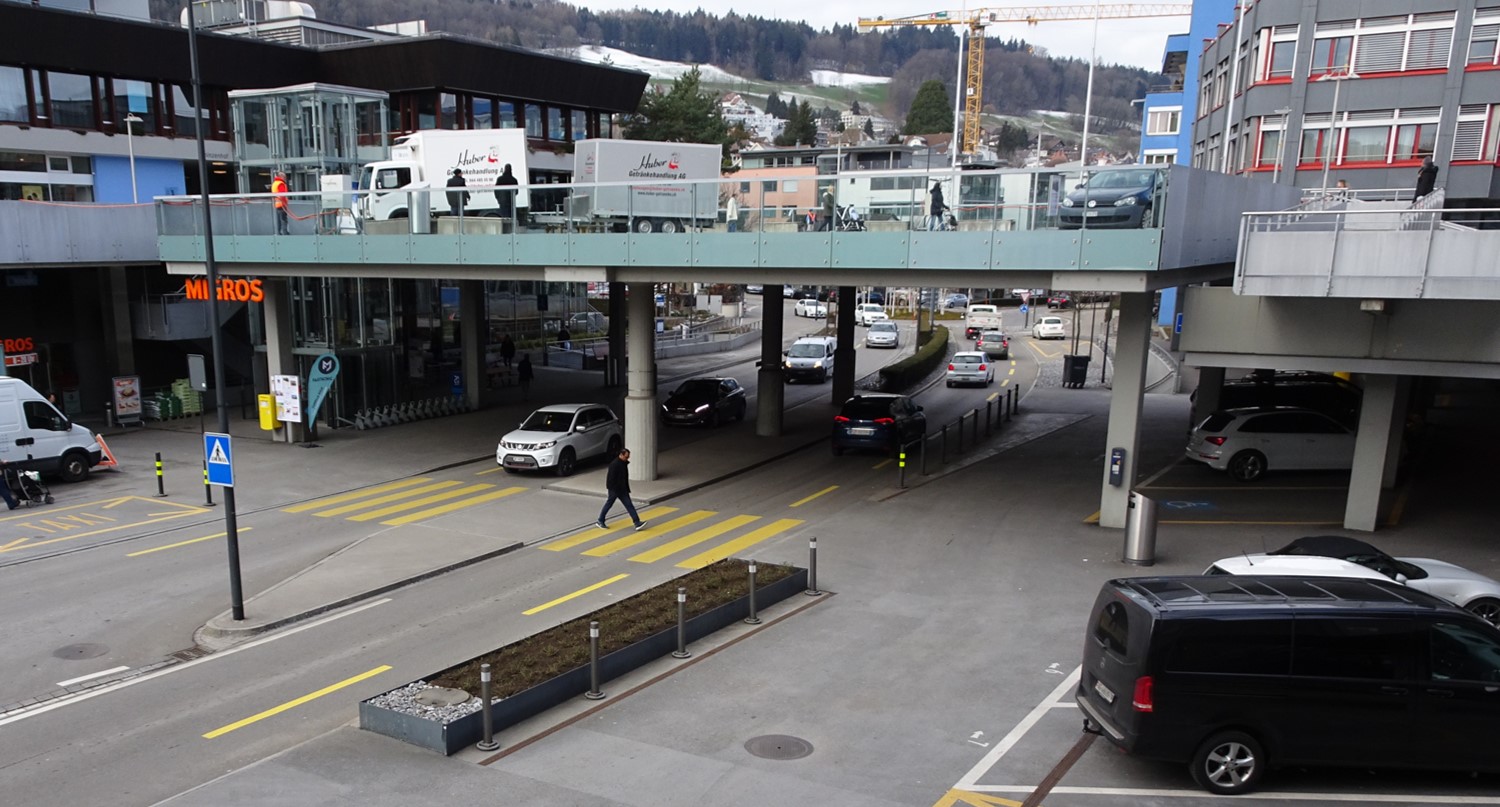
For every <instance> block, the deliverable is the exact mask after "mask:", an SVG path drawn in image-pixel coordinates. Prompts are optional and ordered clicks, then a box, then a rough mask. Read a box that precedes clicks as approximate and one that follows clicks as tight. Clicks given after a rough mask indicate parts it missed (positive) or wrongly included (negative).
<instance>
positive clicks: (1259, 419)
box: [1187, 406, 1354, 482]
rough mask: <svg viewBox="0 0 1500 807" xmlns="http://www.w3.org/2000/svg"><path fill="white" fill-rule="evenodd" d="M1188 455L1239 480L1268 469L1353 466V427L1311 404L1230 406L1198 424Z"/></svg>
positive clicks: (1341, 468) (1258, 475) (1253, 477)
mask: <svg viewBox="0 0 1500 807" xmlns="http://www.w3.org/2000/svg"><path fill="white" fill-rule="evenodd" d="M1187 458H1188V459H1190V460H1196V461H1198V462H1201V463H1204V464H1205V465H1207V466H1208V467H1210V468H1213V469H1214V470H1216V471H1228V472H1229V475H1230V476H1231V477H1233V478H1234V479H1235V480H1236V481H1239V482H1254V481H1255V480H1257V479H1260V478H1261V477H1262V476H1265V473H1266V471H1268V470H1275V471H1347V470H1349V469H1350V468H1353V467H1354V432H1352V431H1350V430H1349V429H1348V428H1346V427H1345V426H1344V425H1343V424H1341V423H1339V422H1338V421H1336V420H1334V419H1333V418H1331V417H1329V416H1327V415H1325V414H1323V413H1321V412H1314V411H1313V410H1311V409H1297V408H1294V407H1289V406H1277V407H1266V408H1258V409H1257V408H1243V409H1225V410H1223V411H1221V412H1214V413H1213V414H1211V415H1209V416H1208V417H1206V418H1204V419H1203V422H1202V423H1200V424H1198V428H1196V429H1193V434H1192V436H1191V437H1190V438H1189V439H1188V446H1187Z"/></svg>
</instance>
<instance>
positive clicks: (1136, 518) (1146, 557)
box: [1123, 490, 1156, 566]
mask: <svg viewBox="0 0 1500 807" xmlns="http://www.w3.org/2000/svg"><path fill="white" fill-rule="evenodd" d="M1128 508H1129V509H1128V511H1127V512H1126V514H1125V557H1124V558H1123V560H1124V561H1125V562H1126V563H1131V564H1134V565H1136V566H1150V565H1152V564H1154V563H1156V500H1155V499H1148V498H1146V497H1145V496H1142V495H1141V494H1140V493H1137V492H1136V491H1133V490H1132V491H1131V492H1130V502H1129V504H1128Z"/></svg>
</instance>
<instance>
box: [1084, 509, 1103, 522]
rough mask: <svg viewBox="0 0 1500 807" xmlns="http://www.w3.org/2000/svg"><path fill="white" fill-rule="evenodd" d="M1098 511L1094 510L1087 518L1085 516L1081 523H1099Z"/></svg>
mask: <svg viewBox="0 0 1500 807" xmlns="http://www.w3.org/2000/svg"><path fill="white" fill-rule="evenodd" d="M1099 513H1100V511H1098V510H1095V511H1094V514H1093V515H1091V516H1089V517H1088V518H1086V519H1084V520H1083V523H1085V524H1098V523H1099Z"/></svg>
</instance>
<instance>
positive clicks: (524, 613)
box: [521, 574, 630, 616]
mask: <svg viewBox="0 0 1500 807" xmlns="http://www.w3.org/2000/svg"><path fill="white" fill-rule="evenodd" d="M629 576H630V575H628V574H617V575H615V576H614V577H611V578H610V579H608V580H602V581H600V582H598V583H595V584H593V585H592V586H587V587H585V588H581V589H578V590H577V591H575V592H573V593H572V594H564V595H563V596H561V597H558V598H557V599H555V600H553V601H552V602H544V603H542V604H541V605H538V606H537V607H535V608H532V609H530V610H527V611H522V612H521V615H522V616H531V615H532V614H535V613H538V612H541V611H545V610H547V609H548V608H551V607H552V606H554V605H561V604H562V603H565V602H567V601H568V600H571V599H574V598H577V597H582V596H583V595H585V594H587V593H589V592H590V591H598V590H599V589H601V588H604V587H605V586H607V585H609V584H610V583H618V582H619V581H621V580H624V579H625V578H627V577H629Z"/></svg>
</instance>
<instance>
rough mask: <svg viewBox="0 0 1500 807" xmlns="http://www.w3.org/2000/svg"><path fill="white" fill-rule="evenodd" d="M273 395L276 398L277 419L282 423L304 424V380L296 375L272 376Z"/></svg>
mask: <svg viewBox="0 0 1500 807" xmlns="http://www.w3.org/2000/svg"><path fill="white" fill-rule="evenodd" d="M271 394H272V395H273V396H275V398H276V419H277V420H279V421H281V422H282V423H301V422H302V378H301V376H295V375H273V376H271Z"/></svg>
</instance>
